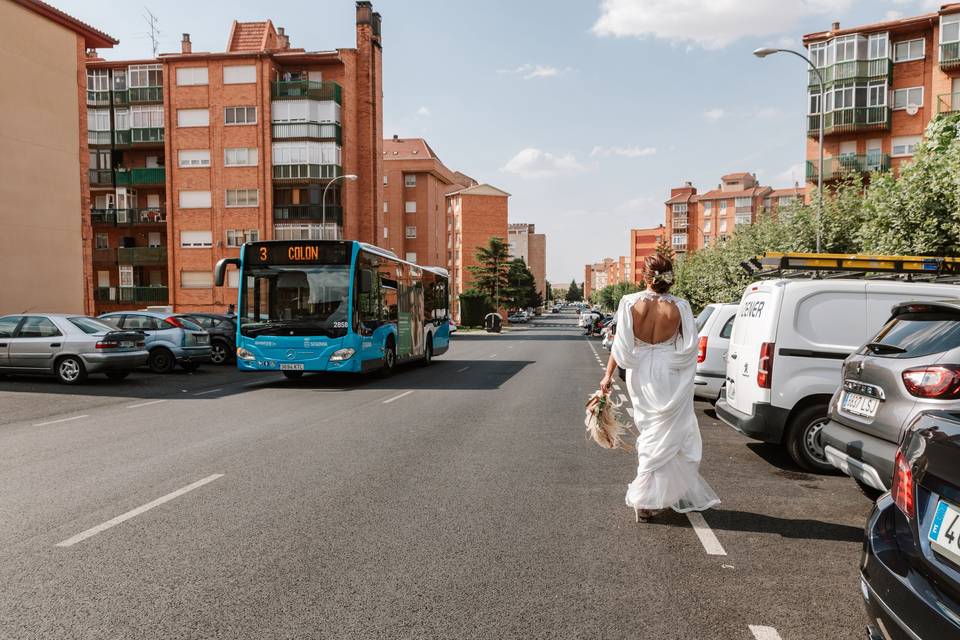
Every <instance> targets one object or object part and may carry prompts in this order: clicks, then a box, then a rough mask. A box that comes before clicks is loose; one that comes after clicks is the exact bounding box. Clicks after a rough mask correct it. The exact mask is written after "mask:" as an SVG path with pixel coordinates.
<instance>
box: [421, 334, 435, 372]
mask: <svg viewBox="0 0 960 640" xmlns="http://www.w3.org/2000/svg"><path fill="white" fill-rule="evenodd" d="M431 362H433V336H430V337H428V338H427V346H426V347H424V349H423V366H425V367H426V366H429V365H430V363H431Z"/></svg>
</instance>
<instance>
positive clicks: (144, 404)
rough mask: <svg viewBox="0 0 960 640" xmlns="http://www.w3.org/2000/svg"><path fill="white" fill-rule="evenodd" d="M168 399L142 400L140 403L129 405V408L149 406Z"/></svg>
mask: <svg viewBox="0 0 960 640" xmlns="http://www.w3.org/2000/svg"><path fill="white" fill-rule="evenodd" d="M161 402H166V400H151V401H150V402H141V403H140V404H131V405H127V409H139V408H140V407H149V406H150V405H151V404H160V403H161Z"/></svg>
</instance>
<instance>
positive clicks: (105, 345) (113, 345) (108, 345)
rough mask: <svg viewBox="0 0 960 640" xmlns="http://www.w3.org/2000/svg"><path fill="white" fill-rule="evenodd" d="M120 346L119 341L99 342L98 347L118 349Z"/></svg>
mask: <svg viewBox="0 0 960 640" xmlns="http://www.w3.org/2000/svg"><path fill="white" fill-rule="evenodd" d="M119 346H120V343H118V342H98V343H97V349H116V348H117V347H119Z"/></svg>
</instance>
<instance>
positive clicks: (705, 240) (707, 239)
mask: <svg viewBox="0 0 960 640" xmlns="http://www.w3.org/2000/svg"><path fill="white" fill-rule="evenodd" d="M703 246H705V247H709V246H710V234H709V233H705V234H703Z"/></svg>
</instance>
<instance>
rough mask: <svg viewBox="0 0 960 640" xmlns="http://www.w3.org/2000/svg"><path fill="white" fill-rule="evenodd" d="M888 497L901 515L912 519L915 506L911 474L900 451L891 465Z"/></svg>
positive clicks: (908, 465) (907, 463)
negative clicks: (891, 479)
mask: <svg viewBox="0 0 960 640" xmlns="http://www.w3.org/2000/svg"><path fill="white" fill-rule="evenodd" d="M890 496H891V497H892V498H893V501H894V502H895V503H896V505H897V508H898V509H900V511H902V512H903V515H905V516H907V518H913V516H914V515H915V514H916V506H915V505H914V503H913V472H912V471H911V470H910V463H909V462H908V461H907V459H906V457H905V456H904V455H903V451H902V450H898V451H897V457H896V459H895V460H894V463H893V484H892V485H890Z"/></svg>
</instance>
